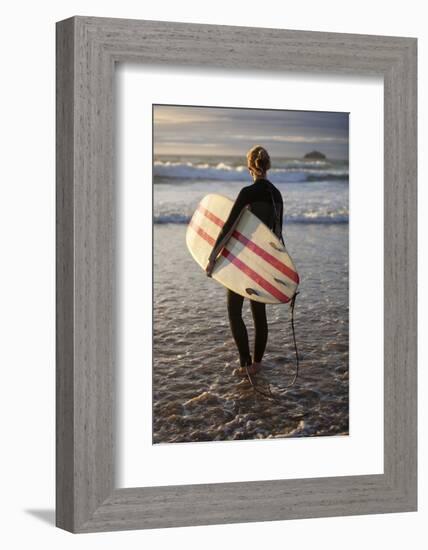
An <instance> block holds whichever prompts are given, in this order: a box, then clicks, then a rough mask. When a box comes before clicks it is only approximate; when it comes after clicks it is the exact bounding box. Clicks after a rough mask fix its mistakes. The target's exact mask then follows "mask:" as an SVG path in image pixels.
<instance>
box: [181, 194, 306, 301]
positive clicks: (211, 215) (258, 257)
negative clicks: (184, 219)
mask: <svg viewBox="0 0 428 550" xmlns="http://www.w3.org/2000/svg"><path fill="white" fill-rule="evenodd" d="M232 206H233V201H231V200H230V199H228V198H227V197H223V196H222V195H215V194H211V195H207V196H206V197H204V198H203V199H202V201H201V202H200V203H199V206H198V208H197V209H196V211H195V213H194V214H193V216H192V219H191V220H190V223H189V226H188V228H187V232H186V244H187V247H188V249H189V251H190V253H191V254H192V256H193V258H194V259H195V261H196V262H197V263H198V264H199V265H200V266H201V267H202V269H204V270H205V268H206V266H207V263H208V257H209V255H210V254H211V251H212V248H213V245H214V243H215V241H216V239H217V236H218V234H219V232H220V229H221V228H222V227H223V224H224V222H225V221H226V219H227V217H228V216H229V213H230V211H231V209H232ZM212 277H213V279H215V280H216V281H218V282H219V283H221V284H222V285H223V286H225V287H226V288H230V289H231V290H233V291H234V292H236V293H238V294H240V295H241V296H245V297H246V298H250V299H251V300H255V301H257V302H263V303H266V304H278V303H287V302H289V301H290V300H291V298H292V297H293V295H294V293H295V292H296V289H297V286H298V284H299V276H298V274H297V270H296V267H295V266H294V264H293V261H292V259H291V257H290V255H289V254H288V252H287V250H286V248H285V247H284V245H283V244H282V242H281V241H280V240H279V239H278V237H277V236H276V235H275V234H274V233H273V232H272V231H271V230H270V229H269V228H268V227H267V226H266V225H265V224H264V223H263V222H261V221H260V220H259V218H257V216H255V215H254V214H252V213H251V212H250V211H249V210H248V209H245V210H244V212H243V214H242V215H241V217H240V218H239V221H238V223H237V225H236V227H235V229H234V231H233V234H232V237H231V238H230V239H229V241H228V242H227V243H226V246H225V247H224V248H223V250H222V252H221V254H220V255H219V256H218V258H217V261H216V264H215V267H214V270H213V273H212Z"/></svg>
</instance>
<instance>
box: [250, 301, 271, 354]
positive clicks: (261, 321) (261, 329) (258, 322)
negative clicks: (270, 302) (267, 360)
mask: <svg viewBox="0 0 428 550" xmlns="http://www.w3.org/2000/svg"><path fill="white" fill-rule="evenodd" d="M250 304H251V313H252V314H253V320H254V332H255V337H254V355H253V359H254V363H261V361H262V359H263V355H264V352H265V349H266V343H267V339H268V324H267V319H266V304H262V303H261V302H256V301H254V300H250Z"/></svg>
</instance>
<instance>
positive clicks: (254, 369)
mask: <svg viewBox="0 0 428 550" xmlns="http://www.w3.org/2000/svg"><path fill="white" fill-rule="evenodd" d="M261 366H262V364H261V363H253V364H252V365H250V366H249V367H239V368H237V369H235V370H234V371H233V372H234V374H237V375H238V376H247V374H250V375H253V374H257V373H258V372H259V370H260V369H261Z"/></svg>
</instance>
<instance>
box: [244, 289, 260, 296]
mask: <svg viewBox="0 0 428 550" xmlns="http://www.w3.org/2000/svg"><path fill="white" fill-rule="evenodd" d="M245 292H246V293H247V294H249V295H250V296H251V295H253V294H255V295H256V296H258V295H259V293H258V292H257V290H254V288H246V289H245Z"/></svg>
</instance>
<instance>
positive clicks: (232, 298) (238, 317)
mask: <svg viewBox="0 0 428 550" xmlns="http://www.w3.org/2000/svg"><path fill="white" fill-rule="evenodd" d="M274 203H275V206H274ZM246 205H249V206H250V210H251V212H252V213H253V214H254V215H256V216H257V217H258V218H259V219H260V220H261V221H262V222H263V223H265V224H266V225H267V226H268V227H269V228H270V229H271V230H272V231H273V232H274V233H275V234H276V235H277V236H278V238H280V239H281V240H282V218H283V202H282V196H281V193H280V192H279V191H278V189H277V188H276V187H275V186H274V185H273V184H272V183H271V182H270V181H269V180H267V179H263V178H258V179H256V180H255V181H254V183H252V184H251V185H248V186H247V187H243V188H242V189H241V191H240V192H239V195H238V197H237V198H236V201H235V203H234V205H233V207H232V210H231V211H230V214H229V217H228V218H227V220H226V222H225V224H224V226H223V227H222V229H221V231H220V234H219V235H218V237H217V240H216V242H215V244H214V247H213V249H215V248H216V246H217V245H218V243H219V242H220V241H221V240H222V239H223V237H224V236H225V235H226V234H227V233H228V232H229V231H230V229H231V228H232V226H233V224H234V222H235V221H236V219H237V218H238V216H239V214H240V213H241V211H242V209H243V208H244V207H245V206H246ZM243 303H244V297H243V296H241V295H239V294H236V293H235V292H233V291H232V290H229V289H227V311H228V315H229V323H230V328H231V331H232V335H233V338H234V340H235V342H236V346H237V348H238V352H239V360H240V364H241V366H242V367H244V366H249V365H251V363H252V359H251V354H250V348H249V343H248V333H247V328H246V326H245V323H244V321H243V319H242V306H243ZM250 305H251V313H252V316H253V320H254V330H255V340H254V353H253V359H254V362H256V363H260V362H261V360H262V358H263V354H264V352H265V349H266V343H267V338H268V325H267V320H266V304H263V303H261V302H256V301H254V300H250Z"/></svg>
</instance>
